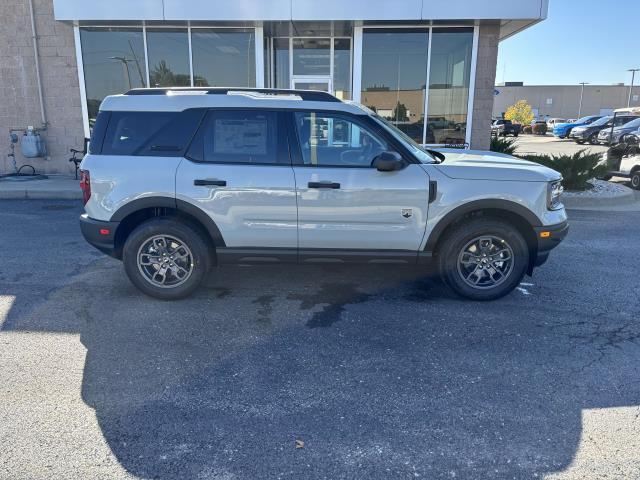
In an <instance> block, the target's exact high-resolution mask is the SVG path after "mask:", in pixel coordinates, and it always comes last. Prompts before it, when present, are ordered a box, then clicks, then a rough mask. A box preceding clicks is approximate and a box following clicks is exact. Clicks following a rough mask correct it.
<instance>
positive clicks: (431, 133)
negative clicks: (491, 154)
mask: <svg viewBox="0 0 640 480" xmlns="http://www.w3.org/2000/svg"><path fill="white" fill-rule="evenodd" d="M472 50H473V29H467V28H465V29H460V28H458V29H437V28H436V29H433V37H432V39H431V69H430V78H429V108H428V109H427V111H428V119H427V142H426V143H440V144H463V143H465V139H466V133H467V105H468V100H469V81H470V77H471V54H472Z"/></svg>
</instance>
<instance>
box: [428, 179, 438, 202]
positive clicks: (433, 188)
mask: <svg viewBox="0 0 640 480" xmlns="http://www.w3.org/2000/svg"><path fill="white" fill-rule="evenodd" d="M437 196H438V182H436V181H435V180H429V203H433V202H435V201H436V197H437Z"/></svg>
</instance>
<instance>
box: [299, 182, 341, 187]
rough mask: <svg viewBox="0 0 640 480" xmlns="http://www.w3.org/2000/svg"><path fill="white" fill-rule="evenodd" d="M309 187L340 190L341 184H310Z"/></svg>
mask: <svg viewBox="0 0 640 480" xmlns="http://www.w3.org/2000/svg"><path fill="white" fill-rule="evenodd" d="M307 187H309V188H333V189H338V188H340V184H339V183H335V182H309V183H308V184H307Z"/></svg>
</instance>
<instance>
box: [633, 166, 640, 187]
mask: <svg viewBox="0 0 640 480" xmlns="http://www.w3.org/2000/svg"><path fill="white" fill-rule="evenodd" d="M631 187H632V188H634V189H636V190H640V170H636V171H635V172H633V173H632V174H631Z"/></svg>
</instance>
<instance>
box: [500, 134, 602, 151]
mask: <svg viewBox="0 0 640 480" xmlns="http://www.w3.org/2000/svg"><path fill="white" fill-rule="evenodd" d="M508 138H513V137H508ZM516 146H517V148H516V153H519V154H525V153H535V154H542V155H545V154H546V155H573V154H574V153H576V152H578V151H580V150H587V151H590V152H594V153H604V152H606V151H607V149H608V148H609V147H607V146H605V145H590V144H588V143H587V144H584V145H578V144H577V143H576V142H574V141H573V140H569V139H564V140H563V139H559V138H556V137H554V136H553V135H551V134H550V133H548V134H547V135H520V136H519V137H518V138H517V139H516Z"/></svg>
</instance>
